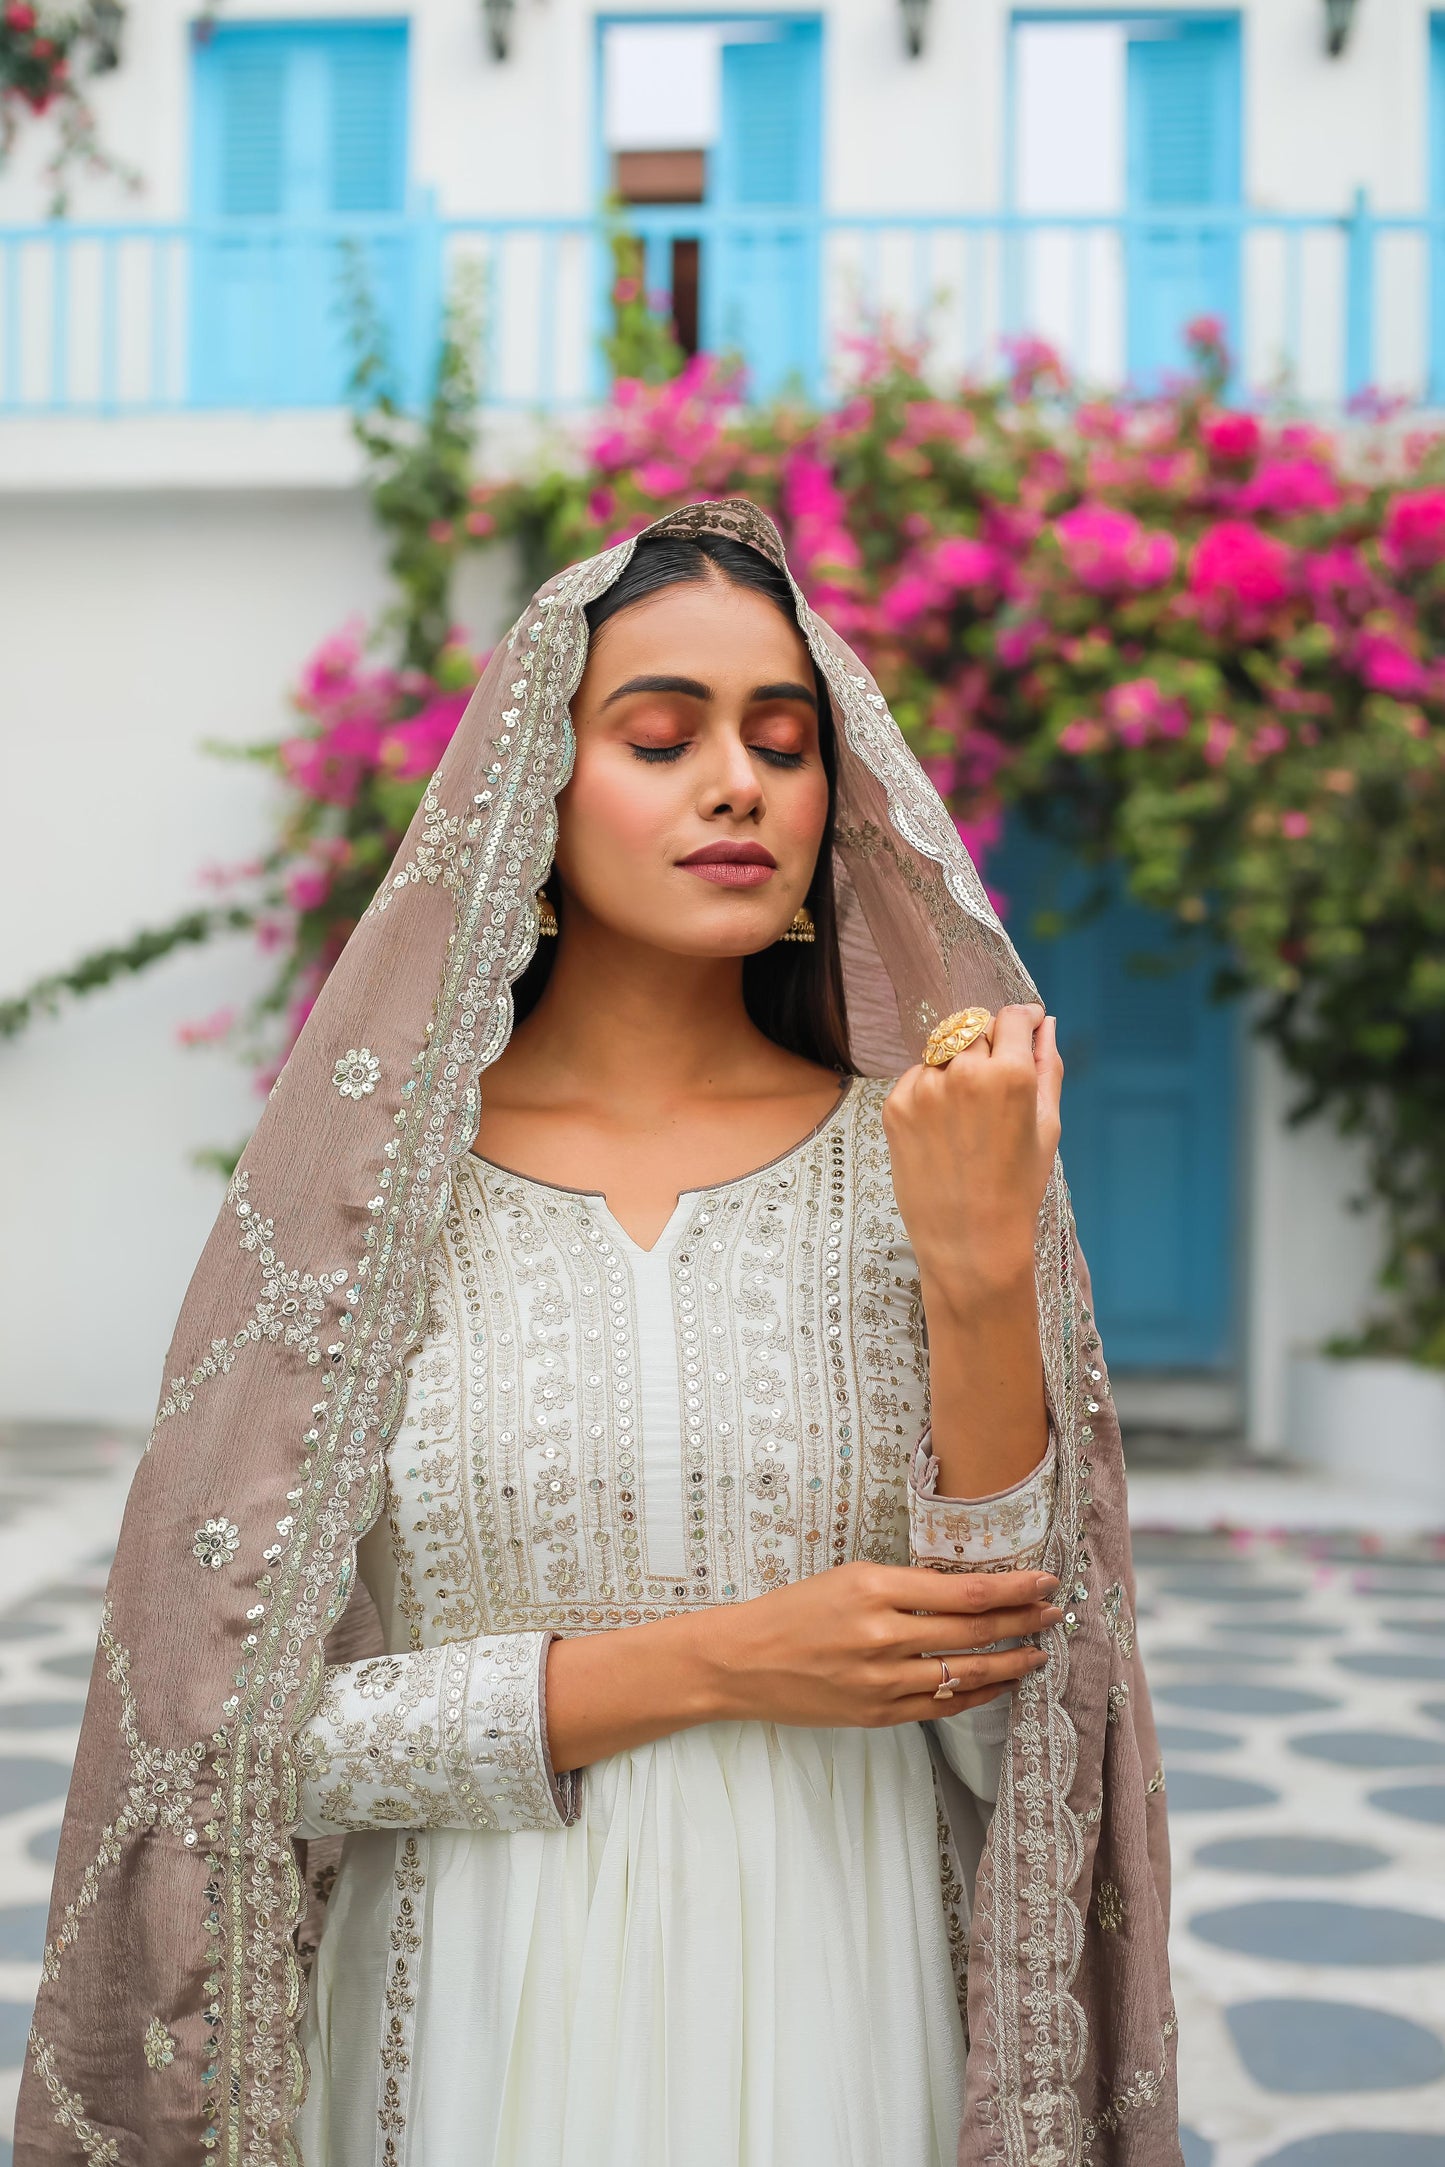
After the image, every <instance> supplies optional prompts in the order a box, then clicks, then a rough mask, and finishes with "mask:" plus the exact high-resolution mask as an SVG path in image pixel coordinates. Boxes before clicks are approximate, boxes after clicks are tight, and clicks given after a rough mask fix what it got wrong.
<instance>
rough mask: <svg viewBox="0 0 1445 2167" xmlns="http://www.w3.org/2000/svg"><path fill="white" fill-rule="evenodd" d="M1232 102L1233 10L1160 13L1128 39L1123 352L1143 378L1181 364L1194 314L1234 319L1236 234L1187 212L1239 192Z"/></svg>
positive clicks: (1235, 91)
mask: <svg viewBox="0 0 1445 2167" xmlns="http://www.w3.org/2000/svg"><path fill="white" fill-rule="evenodd" d="M1239 106H1240V69H1239V26H1238V23H1237V22H1236V21H1235V20H1233V19H1232V18H1230V19H1226V20H1222V21H1221V20H1214V21H1191V20H1190V19H1189V18H1187V17H1178V18H1176V19H1175V20H1174V21H1172V22H1170V21H1169V20H1168V19H1167V18H1166V19H1164V20H1163V21H1161V22H1151V23H1150V24H1149V26H1148V27H1147V29H1142V30H1140V31H1138V32H1137V33H1136V34H1134V35H1133V36H1131V37H1130V39H1129V47H1128V77H1127V101H1126V128H1127V150H1128V156H1127V170H1128V208H1129V212H1130V214H1131V217H1132V218H1133V219H1134V220H1135V221H1136V223H1135V224H1134V226H1133V227H1132V229H1131V231H1130V233H1129V237H1128V351H1129V371H1130V375H1131V376H1132V377H1133V378H1134V379H1135V381H1136V382H1137V383H1139V384H1141V385H1143V386H1145V387H1146V388H1148V387H1153V386H1156V385H1157V384H1158V382H1159V381H1160V379H1161V378H1162V377H1164V376H1165V375H1167V374H1168V373H1169V372H1170V371H1177V370H1180V369H1182V368H1183V367H1184V366H1185V361H1186V356H1185V350H1184V345H1183V341H1182V338H1181V336H1180V334H1181V332H1182V330H1183V327H1184V325H1185V324H1186V323H1188V322H1189V320H1190V319H1191V318H1192V317H1195V316H1218V317H1220V318H1221V319H1222V320H1223V322H1224V323H1225V325H1226V326H1227V327H1228V328H1229V329H1230V330H1231V331H1232V330H1233V328H1234V326H1235V325H1236V324H1237V323H1238V320H1239V238H1238V235H1237V233H1236V232H1233V231H1231V230H1229V229H1228V228H1220V227H1216V228H1214V229H1212V230H1211V229H1207V228H1203V227H1201V226H1200V224H1199V223H1198V221H1197V219H1196V220H1195V221H1194V222H1193V223H1191V221H1190V218H1189V213H1190V212H1199V211H1202V210H1217V209H1223V208H1227V207H1229V206H1231V205H1234V204H1237V203H1238V202H1239V199H1240V175H1239V130H1240V121H1239ZM1171 211H1172V212H1175V213H1176V214H1177V217H1176V220H1175V221H1174V222H1173V223H1172V224H1171V221H1170V217H1169V214H1170V212H1171ZM1156 212H1157V213H1158V214H1159V217H1158V222H1157V224H1156V223H1154V221H1153V219H1152V217H1150V216H1149V214H1152V213H1156ZM1141 218H1145V219H1147V220H1148V222H1147V223H1145V224H1143V225H1141V224H1139V223H1138V221H1139V220H1140V219H1141Z"/></svg>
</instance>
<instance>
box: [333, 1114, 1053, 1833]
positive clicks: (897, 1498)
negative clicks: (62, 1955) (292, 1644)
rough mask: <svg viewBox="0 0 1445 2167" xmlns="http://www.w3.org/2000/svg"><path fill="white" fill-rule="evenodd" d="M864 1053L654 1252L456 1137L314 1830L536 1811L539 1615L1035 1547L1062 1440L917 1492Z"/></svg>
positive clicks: (922, 1446)
mask: <svg viewBox="0 0 1445 2167" xmlns="http://www.w3.org/2000/svg"><path fill="white" fill-rule="evenodd" d="M889 1088H890V1087H889V1085H888V1083H887V1082H880V1081H871V1080H865V1079H861V1078H858V1079H854V1080H853V1081H852V1082H850V1083H849V1084H848V1085H847V1087H846V1088H845V1090H844V1091H843V1093H842V1095H841V1096H840V1099H839V1102H838V1104H837V1106H836V1108H835V1109H834V1111H833V1113H832V1114H831V1115H830V1116H828V1117H827V1118H826V1119H825V1120H824V1121H823V1122H822V1123H821V1124H820V1126H819V1127H818V1129H817V1130H815V1131H814V1133H813V1134H812V1136H810V1137H809V1138H807V1139H805V1140H804V1142H802V1143H801V1144H799V1145H797V1146H795V1147H794V1148H793V1149H792V1150H790V1151H788V1152H786V1153H784V1154H783V1155H782V1156H781V1157H780V1158H778V1159H777V1160H775V1161H773V1162H772V1163H771V1164H769V1165H768V1166H765V1167H762V1168H760V1169H758V1170H757V1171H755V1172H753V1173H750V1174H747V1175H744V1176H742V1177H741V1178H739V1179H737V1180H734V1181H728V1182H722V1183H719V1184H717V1185H716V1186H714V1187H711V1188H707V1189H701V1190H693V1191H689V1192H686V1193H685V1194H684V1195H682V1196H680V1197H679V1198H678V1201H677V1206H676V1209H675V1210H674V1212H673V1214H672V1216H671V1218H670V1220H669V1221H668V1224H667V1226H666V1227H665V1228H664V1229H663V1232H662V1234H661V1235H660V1236H659V1238H658V1240H657V1242H656V1243H655V1244H654V1246H653V1247H652V1248H651V1249H647V1250H644V1249H643V1248H641V1247H640V1246H639V1244H637V1243H636V1242H635V1241H633V1240H632V1239H631V1237H630V1236H629V1235H628V1234H627V1233H626V1232H625V1230H624V1229H623V1228H621V1227H620V1226H619V1225H618V1224H617V1222H616V1221H615V1219H614V1218H613V1217H612V1214H611V1213H610V1211H609V1210H608V1208H607V1205H606V1202H605V1200H604V1199H603V1198H602V1197H601V1196H600V1195H594V1194H590V1193H584V1192H578V1191H574V1190H570V1189H562V1188H558V1187H555V1186H553V1185H551V1184H549V1183H545V1182H542V1181H538V1180H535V1179H532V1178H530V1177H526V1176H522V1175H518V1174H515V1173H511V1172H508V1171H507V1170H505V1169H503V1168H501V1167H498V1166H495V1165H492V1164H491V1163H489V1162H487V1161H485V1160H483V1159H481V1158H478V1157H477V1156H475V1155H468V1156H467V1157H466V1158H465V1159H464V1160H463V1161H462V1162H461V1164H460V1165H459V1167H458V1169H457V1172H456V1175H455V1177H454V1181H453V1185H452V1192H451V1198H450V1208H449V1210H448V1212H447V1215H446V1220H445V1224H444V1226H443V1229H442V1233H441V1236H440V1238H439V1240H438V1241H437V1243H436V1244H435V1247H434V1249H433V1251H432V1253H431V1257H430V1261H429V1269H428V1281H427V1291H428V1316H427V1323H426V1330H425V1336H424V1338H423V1340H422V1343H421V1345H420V1347H419V1348H418V1350H417V1352H416V1354H415V1355H414V1357H413V1358H412V1360H411V1361H410V1363H409V1365H408V1380H409V1383H408V1396H407V1401H406V1407H405V1413H404V1418H403V1421H402V1423H401V1425H400V1427H399V1429H398V1432H397V1435H396V1437H395V1439H394V1441H393V1443H392V1445H391V1447H390V1449H389V1453H388V1458H387V1479H386V1493H385V1499H384V1503H383V1507H382V1513H381V1517H380V1520H379V1521H378V1523H377V1526H376V1528H375V1529H373V1531H372V1533H371V1534H370V1536H369V1537H368V1538H367V1540H366V1542H365V1543H364V1544H363V1547H362V1553H361V1559H362V1567H363V1571H364V1573H365V1577H366V1580H367V1584H368V1586H369V1588H370V1589H371V1592H372V1594H373V1595H374V1597H375V1598H376V1601H377V1604H378V1608H379V1610H380V1613H381V1617H382V1623H383V1626H384V1629H385V1632H386V1637H387V1645H388V1647H389V1649H390V1650H391V1651H392V1653H391V1655H389V1656H387V1657H382V1658H376V1659H373V1660H372V1661H371V1662H369V1663H360V1664H348V1665H342V1666H338V1667H337V1668H335V1669H334V1670H333V1671H331V1672H330V1673H328V1678H327V1683H326V1690H325V1695H324V1698H323V1701H322V1704H321V1707H320V1709H319V1710H318V1712H317V1715H316V1716H315V1717H314V1718H313V1720H312V1722H311V1724H310V1725H309V1726H308V1727H307V1729H306V1730H305V1731H304V1732H303V1734H302V1739H301V1769H302V1777H303V1800H302V1804H303V1815H304V1819H303V1825H302V1832H303V1833H322V1832H325V1831H330V1830H335V1829H338V1828H361V1827H377V1826H385V1825H393V1826H428V1825H430V1826H452V1827H457V1826H462V1827H465V1826H476V1827H493V1828H518V1827H528V1826H546V1825H555V1824H556V1821H557V1820H558V1819H559V1818H560V1819H563V1820H565V1819H568V1818H570V1817H571V1815H572V1814H573V1813H574V1812H575V1810H576V1803H577V1790H576V1786H577V1781H578V1780H579V1779H577V1778H575V1777H571V1776H565V1775H564V1776H561V1777H559V1776H557V1775H556V1774H555V1773H554V1772H553V1771H552V1769H551V1767H550V1764H549V1762H548V1758H547V1753H546V1746H545V1709H544V1703H543V1692H544V1678H545V1653H546V1645H547V1642H548V1640H549V1639H550V1638H551V1636H552V1635H553V1634H555V1633H564V1634H565V1633H577V1632H591V1631H599V1630H605V1629H608V1628H613V1627H620V1626H625V1625H628V1624H633V1623H636V1622H638V1621H640V1620H642V1619H647V1618H654V1617H658V1616H661V1615H664V1614H667V1613H670V1612H677V1611H681V1610H686V1609H690V1608H695V1607H697V1606H699V1605H705V1604H715V1603H730V1602H741V1601H746V1600H747V1599H748V1598H749V1597H752V1596H755V1595H759V1594H762V1593H764V1592H765V1591H766V1590H768V1589H770V1588H774V1587H777V1586H780V1585H782V1584H784V1583H785V1582H788V1581H792V1580H795V1579H798V1578H800V1577H802V1576H803V1575H805V1574H808V1573H813V1572H820V1571H823V1570H825V1569H826V1568H827V1567H829V1566H832V1565H837V1564H842V1563H844V1562H845V1561H847V1560H849V1559H854V1558H868V1559H874V1560H877V1561H879V1562H883V1563H900V1564H906V1563H908V1562H909V1560H910V1557H912V1558H913V1559H915V1560H918V1561H922V1562H928V1563H935V1564H939V1565H945V1566H951V1567H953V1568H954V1569H961V1568H965V1567H967V1568H969V1569H977V1568H978V1567H981V1566H983V1567H987V1566H994V1567H996V1568H997V1567H1004V1566H1013V1565H1020V1564H1028V1563H1030V1562H1034V1561H1035V1560H1036V1559H1037V1557H1038V1556H1039V1555H1040V1554H1041V1549H1042V1543H1043V1538H1044V1535H1045V1532H1046V1529H1047V1522H1048V1514H1049V1508H1050V1502H1051V1496H1052V1455H1050V1457H1049V1459H1047V1460H1046V1461H1045V1462H1044V1463H1043V1465H1042V1466H1041V1468H1040V1469H1038V1470H1037V1471H1036V1472H1035V1474H1034V1475H1033V1476H1031V1477H1030V1478H1029V1479H1028V1481H1027V1482H1025V1483H1023V1484H1021V1485H1019V1486H1018V1487H1017V1488H1015V1489H1014V1490H1011V1491H1008V1492H1006V1493H1003V1494H1002V1495H1000V1496H999V1497H997V1498H993V1499H985V1500H978V1501H969V1500H959V1499H941V1498H937V1497H936V1496H934V1495H933V1494H932V1491H933V1488H934V1485H935V1483H936V1477H937V1463H936V1462H935V1461H933V1460H932V1459H931V1457H930V1455H929V1452H928V1420H929V1402H928V1359H927V1345H926V1336H925V1329H924V1318H923V1308H922V1301H921V1298H920V1293H919V1282H918V1271H917V1266H916V1262H915V1260H914V1257H913V1253H912V1250H911V1248H910V1246H909V1242H908V1238H907V1235H906V1233H905V1231H904V1228H903V1224H902V1221H901V1219H900V1217H899V1214H898V1208H897V1204H896V1202H895V1200H894V1196H893V1187H892V1180H891V1174H890V1168H889V1158H888V1147H887V1142H886V1139H885V1136H884V1133H883V1128H882V1122H881V1118H880V1109H881V1106H882V1102H883V1100H884V1098H885V1097H886V1096H887V1092H888V1090H889Z"/></svg>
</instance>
